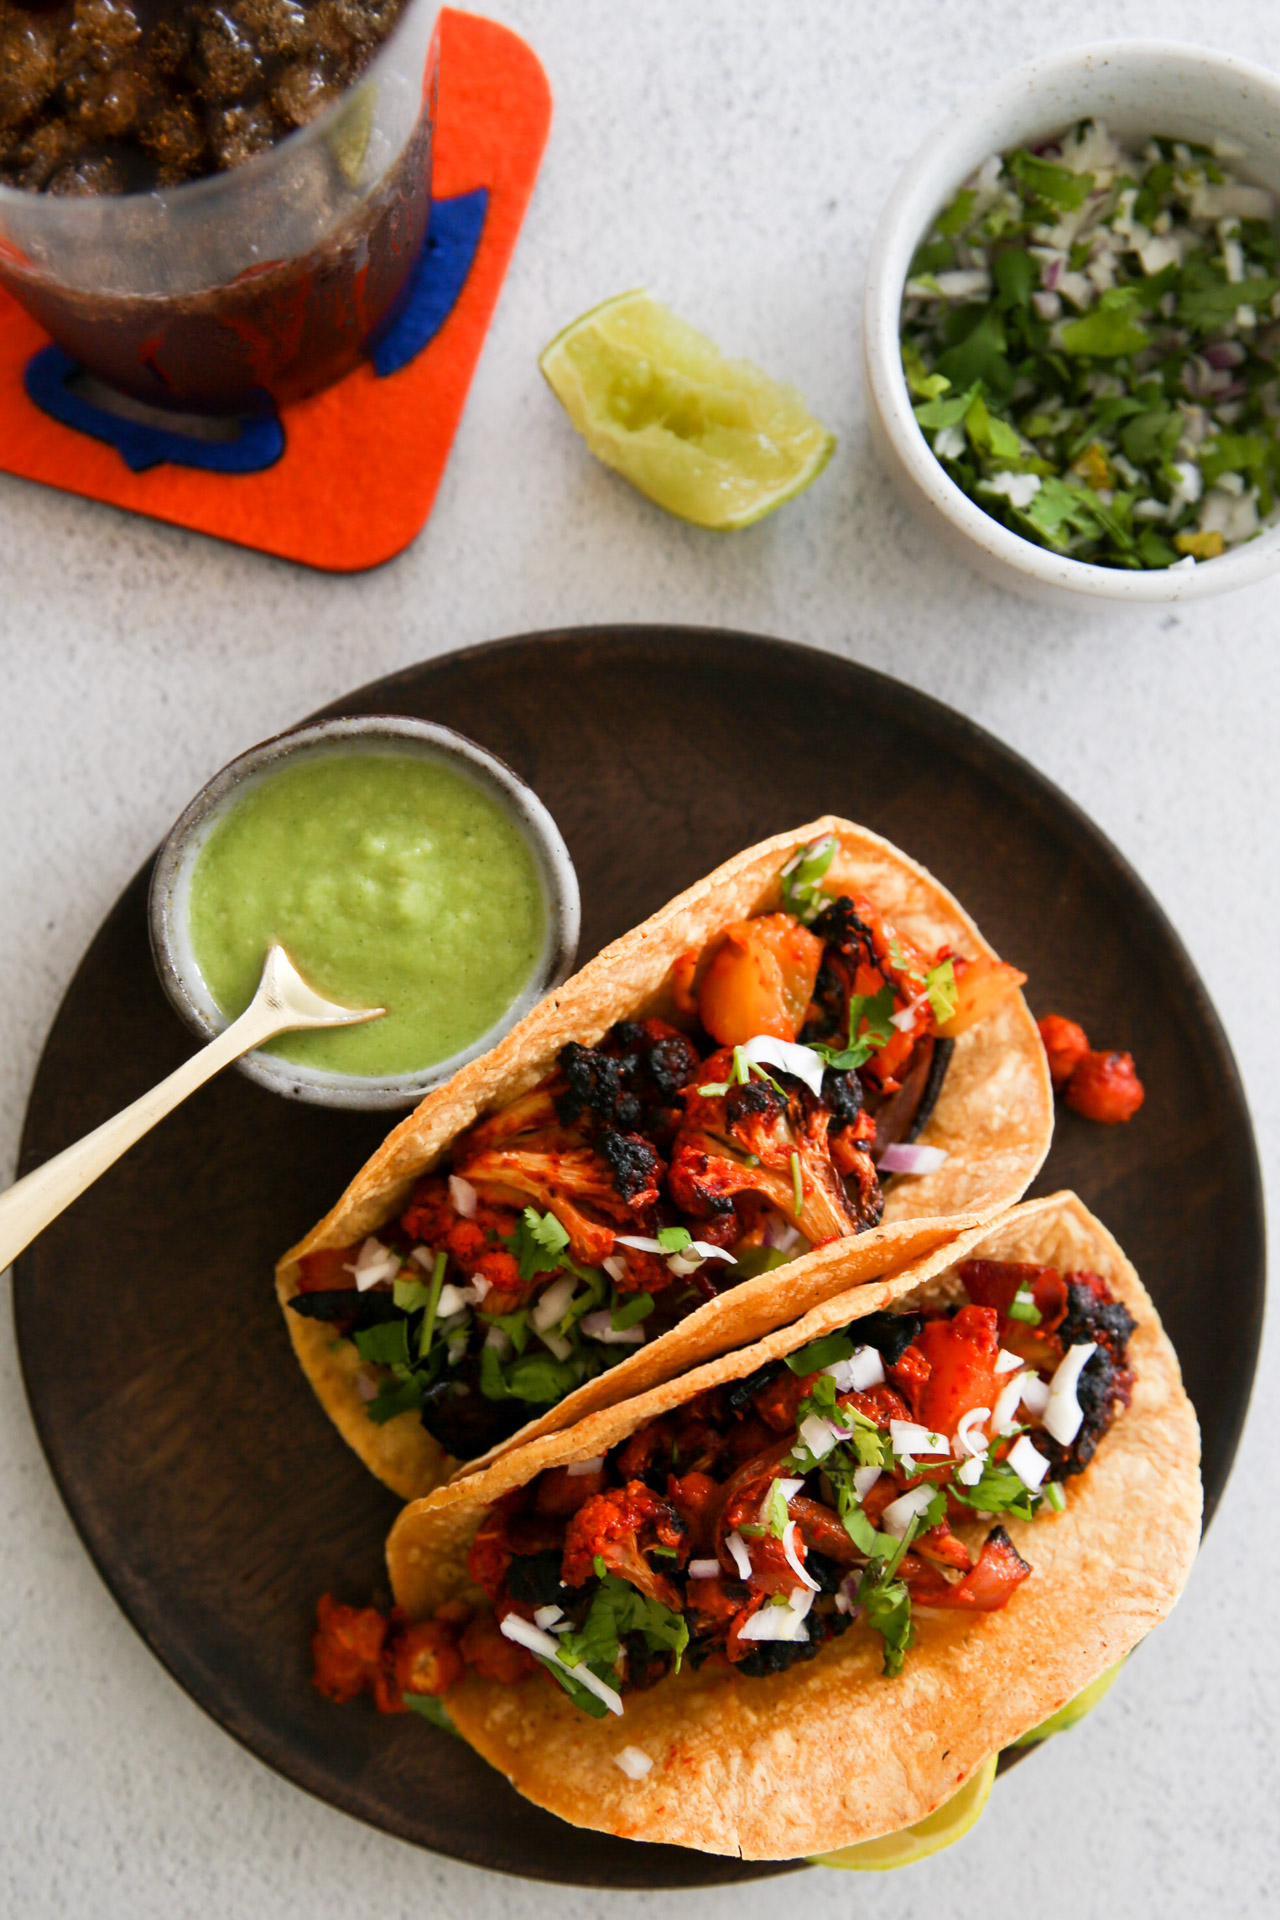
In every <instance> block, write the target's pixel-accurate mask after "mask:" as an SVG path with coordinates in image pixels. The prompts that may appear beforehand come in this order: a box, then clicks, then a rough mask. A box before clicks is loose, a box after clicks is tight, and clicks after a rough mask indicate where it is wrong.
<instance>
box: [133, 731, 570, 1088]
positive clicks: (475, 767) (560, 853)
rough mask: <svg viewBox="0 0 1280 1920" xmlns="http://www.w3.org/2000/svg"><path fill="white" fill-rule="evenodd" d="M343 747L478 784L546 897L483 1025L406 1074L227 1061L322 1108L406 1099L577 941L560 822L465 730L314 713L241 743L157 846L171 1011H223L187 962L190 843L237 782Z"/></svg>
mask: <svg viewBox="0 0 1280 1920" xmlns="http://www.w3.org/2000/svg"><path fill="white" fill-rule="evenodd" d="M351 752H357V753H369V752H375V753H378V752H382V753H397V754H403V753H412V754H421V755H423V756H424V757H425V758H427V759H430V760H435V761H437V762H439V761H444V762H445V763H446V764H447V765H449V766H450V767H451V768H452V769H453V770H454V771H456V772H457V773H460V774H462V775H463V776H464V777H465V778H467V779H469V780H471V781H473V782H474V783H475V784H476V785H477V786H478V787H481V788H482V789H483V790H484V791H485V792H486V793H487V794H488V795H489V796H490V797H491V798H492V799H494V800H496V801H497V802H498V804H499V805H500V806H501V807H502V808H503V810H504V812H506V814H507V815H508V816H509V818H510V819H511V820H512V821H513V822H514V823H515V825H516V827H517V828H518V829H519V831H520V832H521V833H522V835H523V836H524V839H525V841H526V842H527V844H528V847H529V850H530V852H531V853H532V855H533V858H534V861H535V863H536V866H537V869H538V874H539V877H540V879H541V881H542V886H543V892H544V895H545V898H546V902H547V933H546V939H545V941H544V943H543V949H542V953H541V955H540V956H539V959H538V964H537V966H536V967H535V968H534V970H533V973H532V975H531V976H530V979H529V983H528V985H527V986H526V987H525V989H524V991H523V992H522V993H521V994H520V996H519V998H518V999H516V1000H515V1001H513V1002H512V1004H511V1006H509V1007H508V1008H507V1010H506V1012H505V1013H504V1014H503V1016H502V1018H501V1019H500V1020H499V1021H497V1022H496V1023H495V1025H493V1026H492V1027H490V1029H489V1031H488V1032H487V1033H483V1034H481V1036H480V1037H479V1039H478V1040H474V1041H473V1042H472V1043H471V1045H470V1046H468V1047H465V1048H463V1050H462V1051H461V1052H460V1053H455V1054H453V1055H451V1056H450V1058H449V1059H447V1060H437V1061H436V1062H435V1063H434V1064H433V1065H432V1066H429V1067H423V1068H421V1069H420V1070H419V1071H417V1072H415V1073H402V1074H395V1075H388V1076H386V1077H376V1078H375V1077H366V1076H364V1075H360V1074H351V1073H331V1072H326V1071H325V1070H323V1069H321V1068H318V1067H311V1066H300V1065H298V1064H297V1063H296V1062H294V1061H291V1060H283V1059H280V1058H279V1057H277V1056H276V1055H275V1054H271V1053H263V1052H254V1053H247V1054H245V1055H244V1056H243V1057H242V1058H241V1059H240V1060H238V1061H237V1063H236V1064H237V1066H238V1067H239V1068H240V1071H241V1072H242V1073H245V1074H247V1075H248V1076H249V1078H250V1079H251V1080H256V1081H257V1082H258V1085H259V1086H263V1087H269V1088H270V1089H271V1091H272V1092H273V1093H280V1094H283V1095H284V1096H285V1097H286V1099H290V1100H305V1101H308V1102H310V1103H312V1104H314V1105H317V1106H326V1107H362V1108H379V1107H380V1108H388V1107H410V1106H413V1105H414V1104H415V1102H416V1101H418V1100H419V1099H421V1097H422V1095H423V1094H424V1093H426V1092H428V1091H429V1090H430V1088H432V1087H435V1086H439V1085H440V1083H441V1082H442V1081H444V1080H447V1079H448V1078H449V1076H450V1074H452V1073H454V1072H456V1071H457V1069H458V1068H459V1067H460V1066H462V1065H463V1064H464V1063H465V1062H466V1061H468V1060H474V1059H475V1058H476V1056H477V1055H478V1054H481V1053H484V1052H485V1051H486V1050H487V1049H488V1048H489V1047H492V1046H494V1045H495V1044H496V1042H497V1041H499V1040H500V1039H501V1038H502V1036H503V1034H504V1033H506V1032H507V1031H508V1030H509V1029H510V1028H511V1027H513V1026H514V1025H515V1023H516V1021H517V1020H519V1019H521V1018H522V1016H523V1015H524V1014H526V1013H528V1011H529V1009H530V1008H531V1007H532V1006H534V1005H535V1003H536V1002H537V1001H538V1000H540V999H541V998H542V996H543V994H545V993H548V992H549V991H550V990H551V988H553V987H556V986H559V984H560V982H561V981H562V980H564V979H565V978H566V977H567V975H568V973H569V969H570V968H571V967H572V965H573V961H574V955H575V954H576V952H577V948H578V928H579V901H578V876H577V874H576V873H575V871H574V866H573V862H572V860H571V859H570V858H569V849H568V848H567V847H566V846H565V843H564V841H563V839H562V838H561V835H560V830H559V828H558V827H557V826H556V823H555V821H554V820H553V819H552V818H551V815H550V814H549V813H548V812H547V809H546V808H545V807H544V806H543V804H542V802H541V800H539V798H538V796H537V794H536V793H534V792H533V790H532V788H530V787H528V786H526V785H525V783H524V781H523V780H521V779H520V777H519V775H518V774H516V773H513V772H512V770H511V768H510V767H509V766H507V765H506V763H505V762H504V761H502V760H499V759H498V757H497V755H496V754H492V753H489V752H487V751H486V749H485V748H484V747H479V746H477V745H476V743H475V741H474V740H468V739H467V738H466V737H465V735H463V734H461V733H455V732H454V731H453V729H452V728H451V727H441V726H437V725H436V724H435V723H434V722H433V721H430V720H409V719H404V718H402V717H401V716H399V715H397V714H373V715H368V716H361V717H355V718H351V719H340V720H322V721H319V722H318V723H317V724H316V725H314V726H307V727H298V728H296V729H295V730H294V731H293V732H291V733H282V734H279V735H277V736H276V738H275V739H273V740H265V741H263V743H262V745H261V746H257V747H251V748H250V749H249V751H248V752H247V753H242V754H241V755H240V757H239V758H238V759H236V760H232V761H231V762H230V764H229V765H228V766H225V767H224V768H223V769H222V771H221V773H217V774H215V775H214V777H213V779H212V780H211V781H210V782H209V784H208V786H206V787H203V788H202V789H201V791H200V792H199V793H198V794H197V795H196V797H195V799H194V800H193V801H192V802H191V804H190V806H189V807H188V808H187V809H186V811H185V812H184V813H183V814H182V815H181V817H180V818H179V819H178V820H177V821H176V822H175V824H174V826H173V827H172V828H171V829H170V832H169V835H168V837H167V839H166V840H165V842H164V845H163V846H162V847H161V849H160V852H159V854H158V856H157V858H156V864H155V867H154V869H153V871H152V875H151V894H150V902H149V914H150V923H151V950H152V953H153V954H154V956H155V962H156V967H157V969H158V971H159V974H160V979H161V982H162V984H163V986H164V990H165V992H166V993H167V994H168V996H169V999H170V1000H171V1001H172V1002H173V1005H174V1007H175V1008H176V1010H177V1012H178V1013H179V1014H180V1015H181V1016H182V1018H183V1019H184V1020H185V1021H186V1023H187V1025H188V1026H189V1027H190V1028H191V1030H192V1031H193V1032H194V1033H196V1034H198V1035H199V1037H200V1038H201V1039H202V1040H212V1039H213V1038H214V1037H215V1035H216V1034H218V1033H220V1032H221V1031H222V1029H223V1028H224V1027H225V1026H226V1024H227V1021H226V1018H225V1016H224V1015H223V1014H222V1013H221V1012H220V1011H219V1009H218V1007H217V1005H216V1003H215V1001H214V999H213V996H212V994H211V993H210V992H209V989H208V987H207V986H206V985H205V982H204V978H203V976H202V975H201V972H200V969H199V967H198V966H197V965H196V962H195V957H194V954H193V953H192V948H191V936H190V931H189V925H188V906H189V901H190V891H191V876H192V872H193V870H194V868H195V863H196V860H197V857H198V856H199V853H200V849H201V847H202V846H203V845H204V843H205V841H206V840H207V839H208V837H209V834H210V833H211V832H212V830H213V828H214V827H215V826H216V825H217V823H218V821H219V820H221V819H222V818H223V816H224V815H225V814H226V813H227V812H228V810H229V809H230V808H231V807H232V806H233V805H234V804H235V802H236V801H237V800H239V799H240V798H241V797H242V795H243V794H244V792H245V789H246V788H247V787H251V786H253V785H255V784H256V783H257V782H259V781H260V780H263V779H265V778H266V777H267V776H268V775H269V774H272V773H275V772H277V771H278V770H279V768H280V767H282V766H283V765H285V764H286V763H287V762H296V761H298V760H303V759H316V758H319V757H321V756H327V755H330V754H334V753H351Z"/></svg>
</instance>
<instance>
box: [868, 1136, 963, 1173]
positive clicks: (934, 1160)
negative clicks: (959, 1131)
mask: <svg viewBox="0 0 1280 1920" xmlns="http://www.w3.org/2000/svg"><path fill="white" fill-rule="evenodd" d="M947 1159H948V1154H947V1150H946V1148H945V1147H919V1146H916V1145H915V1143H914V1142H908V1141H906V1140H901V1141H898V1142H896V1143H895V1144H894V1145H893V1146H891V1147H886V1148H885V1150H884V1152H883V1153H882V1154H881V1155H880V1171H881V1173H936V1172H937V1171H938V1168H939V1167H941V1166H944V1165H945V1164H946V1161H947Z"/></svg>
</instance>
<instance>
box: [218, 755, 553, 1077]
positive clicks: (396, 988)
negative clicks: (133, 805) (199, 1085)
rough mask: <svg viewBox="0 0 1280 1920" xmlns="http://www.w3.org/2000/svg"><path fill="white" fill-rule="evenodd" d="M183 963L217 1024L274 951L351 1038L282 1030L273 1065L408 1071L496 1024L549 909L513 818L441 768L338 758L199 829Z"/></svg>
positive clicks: (270, 783)
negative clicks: (331, 1003)
mask: <svg viewBox="0 0 1280 1920" xmlns="http://www.w3.org/2000/svg"><path fill="white" fill-rule="evenodd" d="M188 924H189V927H190V933H191V945H192V951H193V954H194V957H195V961H196V965H197V966H198V967H199V969H200V972H201V974H202V975H203V977H204V980H205V982H206V984H207V986H208V988H209V991H210V992H211V993H212V995H213V997H214V1000H215V1001H216V1002H217V1004H218V1006H219V1007H220V1008H221V1010H222V1012H223V1013H224V1014H225V1015H226V1016H227V1017H228V1019H232V1018H234V1017H235V1015H237V1014H239V1013H242V1012H243V1011H244V1009H245V1007H247V1006H248V1004H249V1002H250V1000H251V999H252V998H253V995H254V993H255V991H256V989H257V985H258V977H259V975H260V973H261V971H262V962H263V959H264V957H265V955H266V951H267V948H268V947H269V946H270V945H271V944H272V943H273V942H276V941H278V942H279V943H280V945H281V946H283V947H284V949H285V951H286V952H287V953H288V955H289V957H290V959H291V960H292V961H293V962H294V964H295V965H296V966H297V968H298V970H299V972H300V973H301V974H302V975H303V978H304V979H305V980H307V981H308V982H309V983H310V985H312V986H313V987H315V988H316V990H317V991H318V992H320V993H323V994H324V995H326V996H327V997H328V998H330V999H333V1000H337V1001H339V1002H341V1003H343V1004H345V1005H347V1006H355V1007H385V1008H386V1009H387V1013H386V1017H385V1018H384V1019H381V1020H372V1021H369V1022H368V1023H367V1024H365V1025H362V1026H354V1027H330V1028H325V1029H319V1030H316V1031H313V1032H310V1033H291V1034H286V1035H284V1036H283V1037H282V1038H281V1039H279V1040H275V1041H272V1042H271V1043H270V1050H271V1051H272V1052H273V1053H279V1054H280V1055H282V1056H283V1057H284V1058H285V1059H287V1060H292V1061H296V1062H298V1063H300V1064H303V1065H307V1066H313V1067H320V1068H324V1069H326V1070H328V1071H331V1072H336V1073H351V1074H368V1075H385V1074H400V1073H412V1072H414V1071H415V1070H416V1069H418V1068H421V1067H428V1066H431V1065H433V1064H434V1063H435V1062H436V1061H439V1060H447V1059H448V1058H449V1057H450V1056H451V1055H452V1054H455V1053H458V1052H460V1051H461V1050H462V1049H463V1048H465V1047H467V1046H470V1045H471V1044H472V1042H473V1041H476V1040H478V1039H480V1037H481V1036H482V1035H483V1034H485V1033H487V1032H488V1031H489V1029H490V1028H491V1027H492V1026H494V1025H495V1024H496V1022H497V1021H499V1020H500V1019H501V1018H502V1016H503V1014H504V1013H505V1012H506V1011H507V1009H508V1008H509V1007H511V1006H512V1004H513V1003H514V1002H515V1001H516V1000H517V999H518V998H519V996H520V995H521V993H523V991H524V990H525V988H526V987H527V986H528V984H529V981H530V978H531V976H532V974H533V971H534V968H535V967H536V966H537V964H538V960H539V957H540V955H541V953H542V950H543V946H544V943H545V940H546V929H547V902H546V899H545V896H544V892H543V887H542V882H541V880H540V878H539V875H538V869H537V864H536V862H535V859H534V856H533V853H532V851H531V849H530V847H529V845H528V843H527V842H526V840H525V838H524V836H523V834H522V833H521V832H520V830H519V828H518V827H517V826H516V824H515V822H514V820H513V819H512V817H511V815H510V814H509V813H508V812H507V811H506V810H505V809H504V808H503V807H502V806H500V805H499V803H498V802H497V801H496V800H495V799H493V798H492V797H491V796H490V794H489V793H488V792H487V791H486V790H485V789H484V788H482V787H480V786H479V785H478V784H477V783H476V782H475V781H473V780H470V779H468V778H466V776H465V775H463V774H461V773H458V772H455V771H454V769H453V767H452V766H450V765H447V764H446V763H445V762H443V761H442V760H437V759H434V758H431V759H428V758H426V757H425V756H422V755H418V754H413V753H402V752H401V753H378V752H373V751H368V750H354V749H345V748H342V747H336V748H333V749H330V750H328V751H325V752H323V753H317V754H310V755H307V756H306V757H303V758H299V759H298V760H296V761H293V762H291V763H286V764H285V765H284V766H283V767H279V768H276V769H274V770H272V771H270V772H268V773H267V774H266V776H265V777H264V778H262V779H261V780H258V781H256V782H254V783H253V784H252V785H251V786H249V787H248V788H247V790H246V791H245V792H244V793H243V794H241V795H240V796H239V797H238V798H237V799H236V800H235V801H234V802H233V804H232V806H231V807H230V808H229V810H228V811H227V812H226V814H224V816H223V817H222V818H221V819H220V820H219V821H218V822H217V824H216V825H215V826H214V828H213V830H212V832H211V833H210V834H209V837H208V839H207V840H206V841H205V843H204V845H203V846H202V847H201V849H200V852H199V854H198V856H197V859H196V863H195V868H194V871H193V873H192V878H191V893H190V905H189V908H188Z"/></svg>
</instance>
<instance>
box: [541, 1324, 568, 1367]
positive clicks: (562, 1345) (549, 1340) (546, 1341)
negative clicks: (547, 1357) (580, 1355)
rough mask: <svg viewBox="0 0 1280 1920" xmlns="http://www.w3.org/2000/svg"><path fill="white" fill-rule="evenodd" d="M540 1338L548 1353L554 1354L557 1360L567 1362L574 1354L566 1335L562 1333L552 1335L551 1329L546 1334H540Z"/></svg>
mask: <svg viewBox="0 0 1280 1920" xmlns="http://www.w3.org/2000/svg"><path fill="white" fill-rule="evenodd" d="M538 1338H539V1340H541V1342H542V1344H543V1346H544V1347H545V1348H546V1349H547V1351H548V1353H553V1354H554V1355H555V1357H556V1359H557V1360H567V1359H568V1358H569V1355H570V1354H571V1353H572V1352H573V1348H572V1347H571V1346H570V1345H569V1342H568V1341H567V1340H566V1339H565V1337H564V1335H563V1334H562V1333H552V1331H551V1329H550V1328H549V1327H548V1329H547V1331H546V1332H545V1333H540V1334H539V1335H538Z"/></svg>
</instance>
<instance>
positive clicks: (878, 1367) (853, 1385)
mask: <svg viewBox="0 0 1280 1920" xmlns="http://www.w3.org/2000/svg"><path fill="white" fill-rule="evenodd" d="M822 1371H823V1372H824V1373H829V1374H830V1375H831V1378H832V1379H833V1380H834V1381H835V1383H836V1392H837V1393H866V1392H867V1391H868V1390H869V1389H870V1388H871V1387H882V1386H883V1385H884V1361H883V1360H882V1359H881V1358H880V1354H879V1352H878V1351H877V1349H876V1348H875V1347H858V1348H857V1349H856V1350H855V1351H854V1352H853V1353H852V1354H851V1355H850V1356H849V1358H848V1359H847V1360H837V1361H836V1363H835V1365H834V1366H833V1367H824V1368H823V1369H822Z"/></svg>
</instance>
